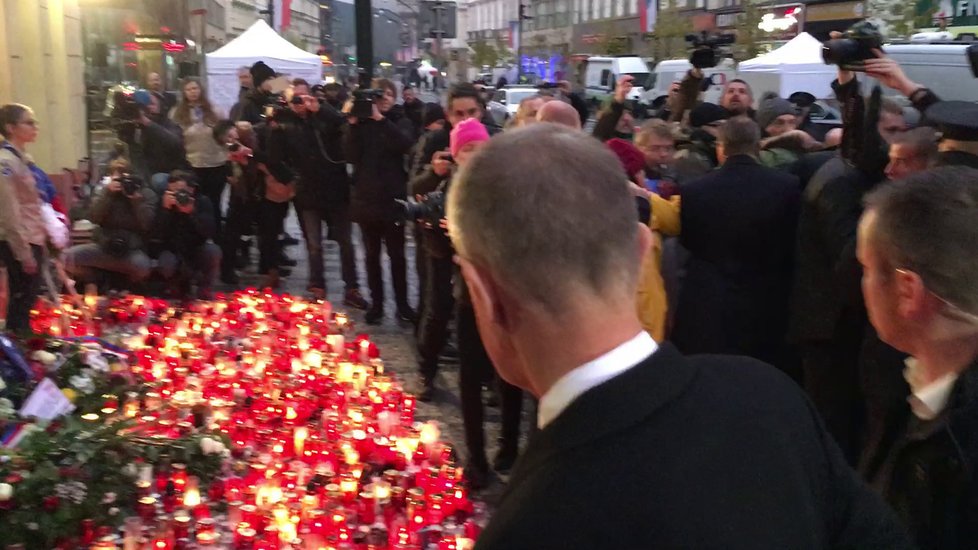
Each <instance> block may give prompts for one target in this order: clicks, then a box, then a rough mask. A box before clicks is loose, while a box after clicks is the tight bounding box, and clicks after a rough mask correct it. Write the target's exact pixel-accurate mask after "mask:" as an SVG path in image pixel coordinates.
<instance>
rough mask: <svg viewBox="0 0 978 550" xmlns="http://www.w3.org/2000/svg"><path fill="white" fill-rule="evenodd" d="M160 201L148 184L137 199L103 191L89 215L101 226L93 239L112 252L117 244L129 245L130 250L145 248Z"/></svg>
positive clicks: (95, 200) (105, 189) (96, 196)
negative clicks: (112, 246)
mask: <svg viewBox="0 0 978 550" xmlns="http://www.w3.org/2000/svg"><path fill="white" fill-rule="evenodd" d="M158 202H159V198H158V197H157V196H156V193H154V192H153V190H152V189H150V188H149V183H148V182H147V183H145V184H144V185H143V187H142V188H141V189H139V191H137V192H136V195H135V198H130V197H127V196H126V195H124V194H123V193H121V192H119V193H113V192H110V191H109V190H108V188H107V187H103V188H101V189H100V190H99V191H98V193H97V194H96V195H95V199H94V200H93V201H92V206H91V209H90V210H89V213H88V219H89V221H91V222H92V223H94V224H96V225H98V229H96V230H95V232H94V234H93V235H92V240H93V241H94V242H95V244H97V245H99V247H101V248H102V250H108V249H109V248H110V247H111V243H112V242H113V241H123V242H125V246H126V247H127V248H128V250H130V251H133V250H140V249H143V248H145V237H146V234H147V233H148V232H149V230H150V229H151V228H152V227H153V218H154V216H155V215H156V205H157V203H158Z"/></svg>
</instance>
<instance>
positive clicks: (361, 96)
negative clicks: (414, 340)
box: [343, 79, 417, 325]
mask: <svg viewBox="0 0 978 550" xmlns="http://www.w3.org/2000/svg"><path fill="white" fill-rule="evenodd" d="M354 98H355V99H354V101H353V102H352V103H348V104H347V105H346V106H344V112H346V113H347V115H348V119H349V123H350V124H349V126H347V127H346V134H345V136H344V139H343V148H344V152H345V153H346V159H347V160H348V161H349V162H351V163H352V164H353V168H354V175H353V179H354V186H353V198H352V203H351V216H352V218H353V221H355V222H357V223H358V224H359V225H360V233H361V235H362V236H363V247H364V255H365V260H366V263H367V282H368V284H369V286H370V310H369V311H367V315H366V321H367V324H369V325H377V324H380V323H381V321H382V320H383V318H384V277H383V273H382V268H381V263H380V252H381V246H382V245H384V246H386V247H387V256H388V257H389V258H390V266H391V267H390V269H391V283H392V285H393V287H394V296H395V299H396V302H397V317H398V318H399V319H400V320H402V321H410V322H413V321H414V320H415V317H416V316H417V314H416V313H415V312H414V309H412V308H411V306H410V304H409V303H408V295H407V294H408V291H407V263H406V260H405V257H404V225H403V223H401V221H402V216H401V206H400V205H399V204H398V203H397V202H396V201H397V200H404V198H405V197H406V195H407V171H406V170H405V168H404V156H405V155H406V154H407V153H408V151H410V150H411V146H412V145H414V140H413V125H412V124H411V121H410V120H408V119H407V117H405V116H404V111H403V109H402V108H401V107H400V106H399V105H395V102H396V101H397V88H396V87H395V86H394V83H393V82H391V81H390V80H387V79H377V80H374V82H373V89H370V90H356V91H354Z"/></svg>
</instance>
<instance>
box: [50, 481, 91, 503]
mask: <svg viewBox="0 0 978 550" xmlns="http://www.w3.org/2000/svg"><path fill="white" fill-rule="evenodd" d="M54 492H55V494H56V495H58V497H59V498H62V499H65V500H70V501H72V502H74V503H75V504H81V503H82V502H84V501H85V497H86V496H88V488H87V487H85V484H84V483H82V482H80V481H69V482H67V483H59V484H57V485H55V486H54Z"/></svg>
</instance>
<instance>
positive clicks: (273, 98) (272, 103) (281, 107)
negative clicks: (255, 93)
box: [264, 94, 289, 121]
mask: <svg viewBox="0 0 978 550" xmlns="http://www.w3.org/2000/svg"><path fill="white" fill-rule="evenodd" d="M288 110H289V106H288V105H287V104H286V103H285V97H283V96H282V95H281V94H271V95H269V96H268V97H267V98H266V99H265V109H264V116H265V120H267V121H274V120H275V119H277V118H279V117H280V116H281V115H282V114H283V113H286V112H288Z"/></svg>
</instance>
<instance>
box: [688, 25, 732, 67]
mask: <svg viewBox="0 0 978 550" xmlns="http://www.w3.org/2000/svg"><path fill="white" fill-rule="evenodd" d="M735 40H736V37H735V36H733V35H731V34H709V33H707V32H705V31H704V32H701V33H699V34H687V35H686V42H688V43H689V45H690V46H691V47H692V48H693V53H692V54H690V56H689V62H690V64H692V65H693V66H694V67H696V68H697V69H709V68H712V67H716V66H717V63H719V62H720V59H721V56H720V51H719V49H720V46H728V45H730V44H733V43H734V41H735Z"/></svg>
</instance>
